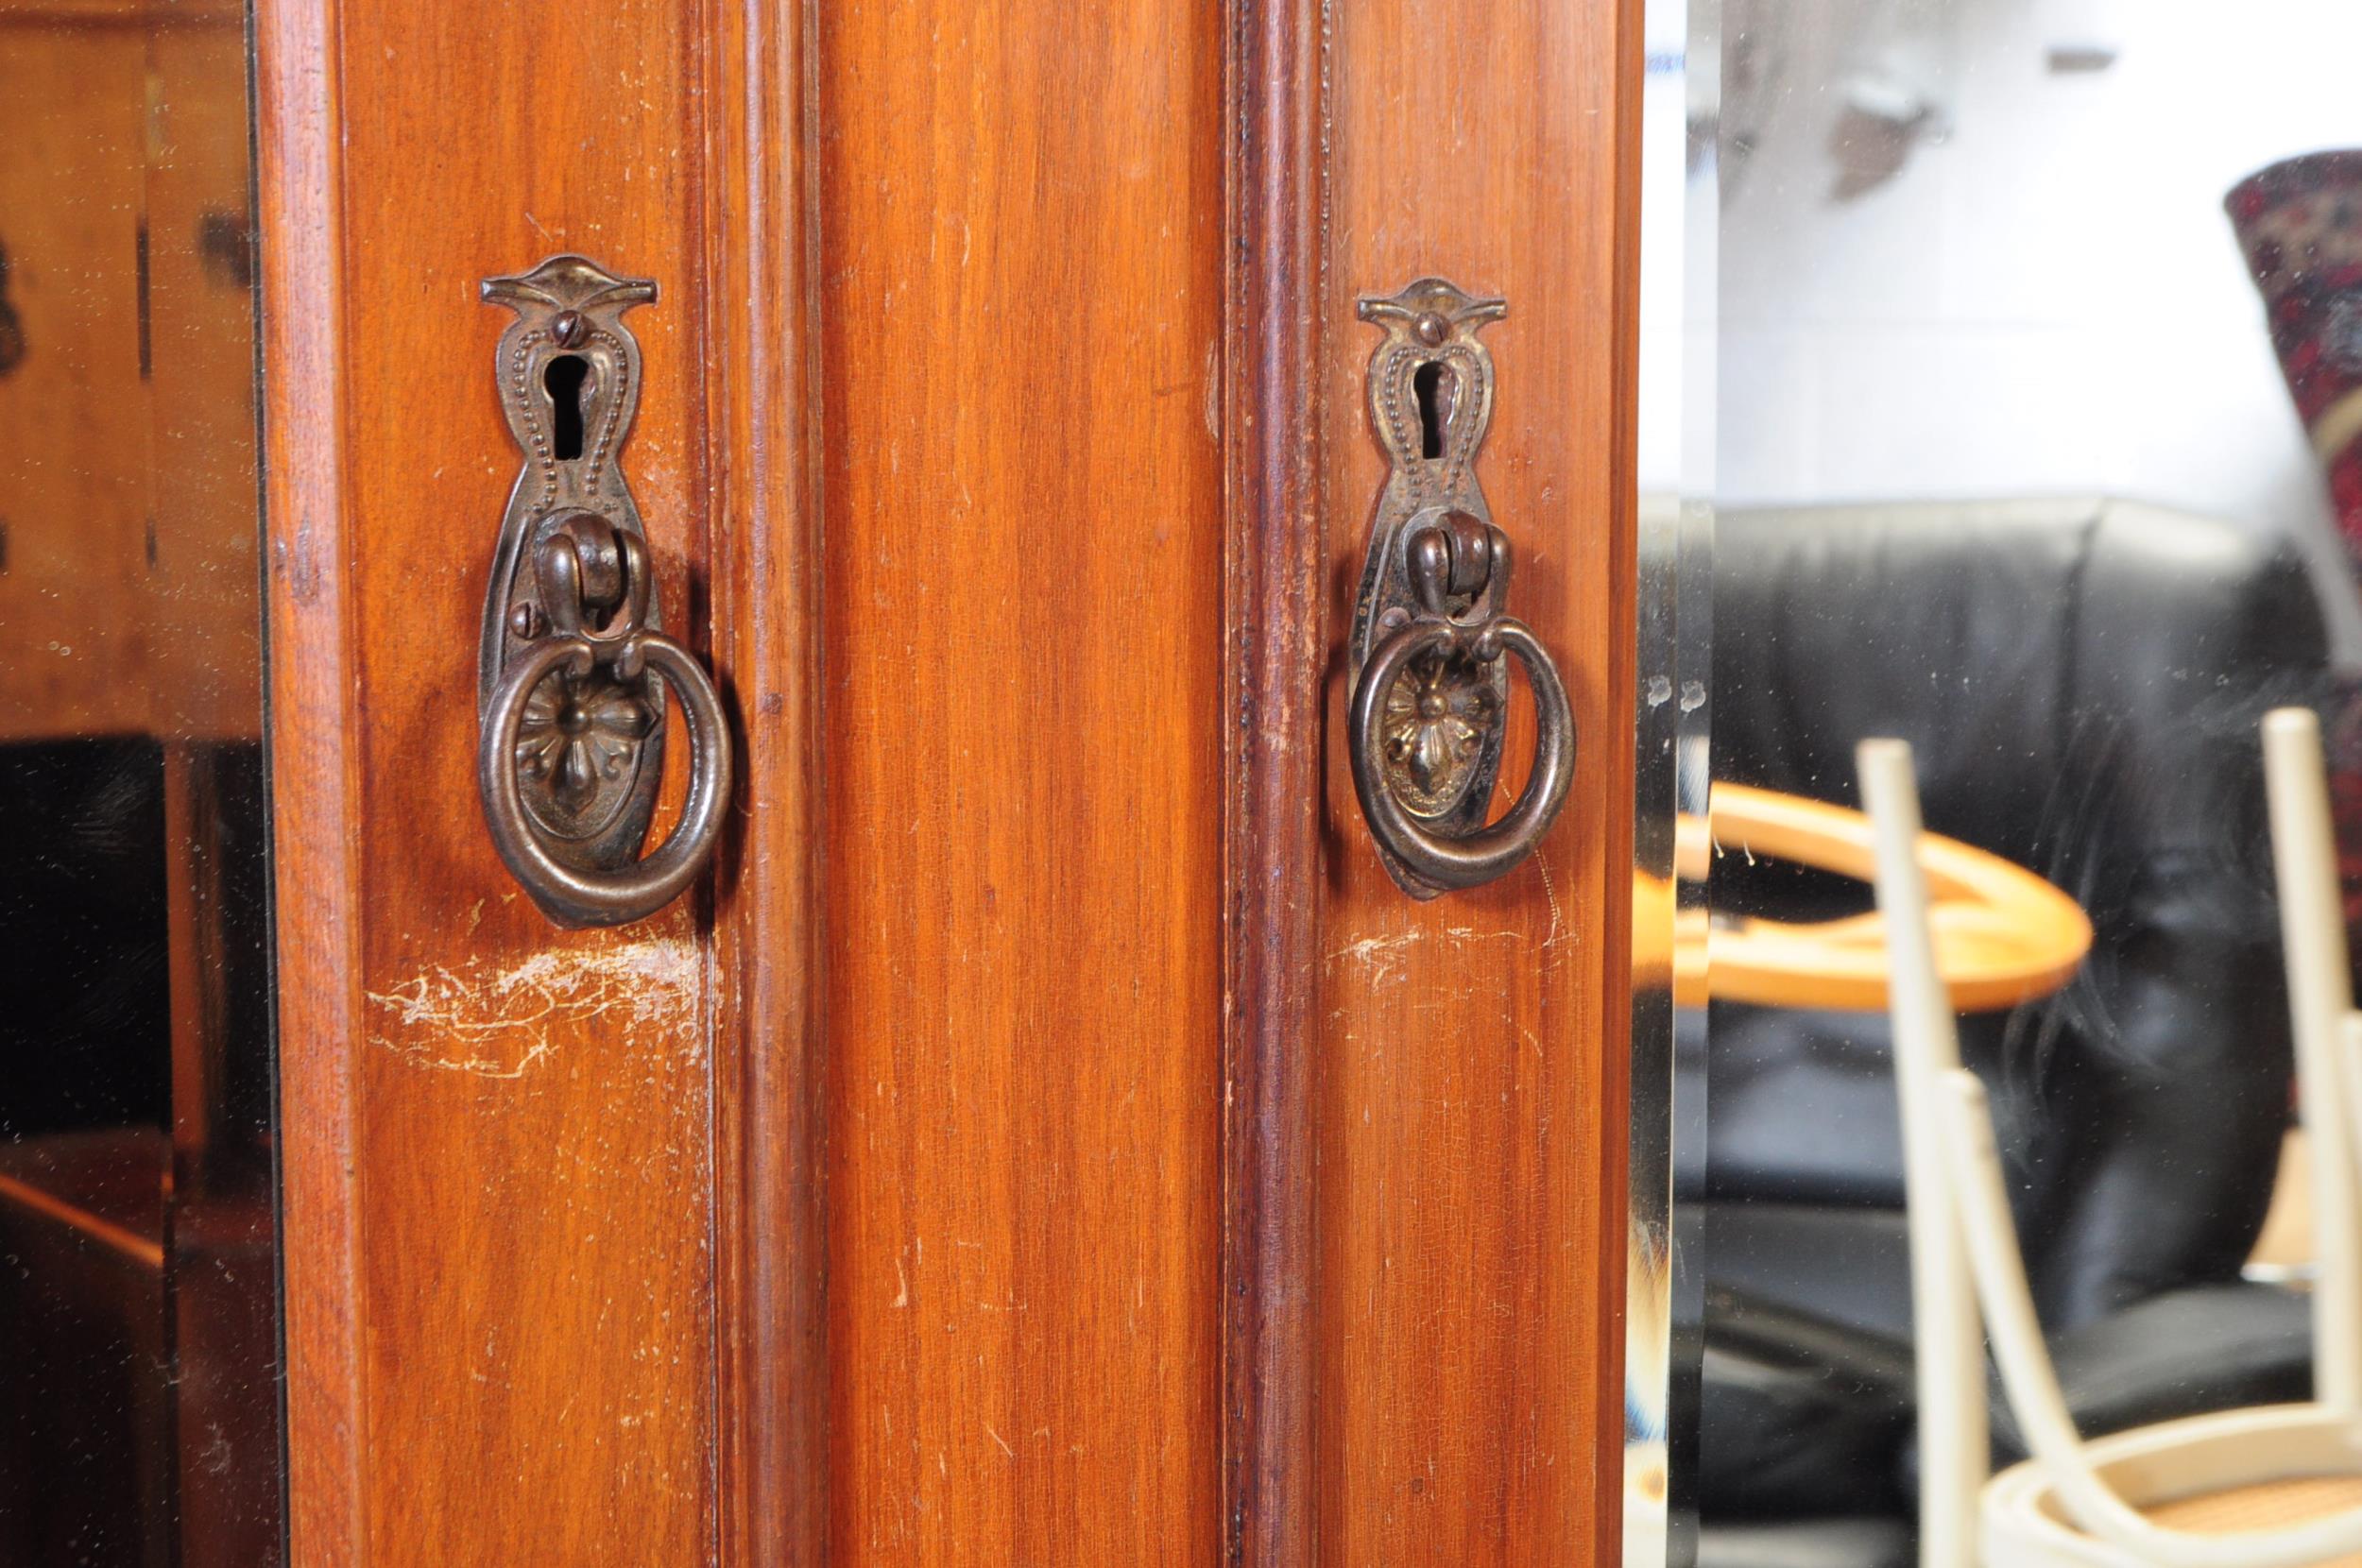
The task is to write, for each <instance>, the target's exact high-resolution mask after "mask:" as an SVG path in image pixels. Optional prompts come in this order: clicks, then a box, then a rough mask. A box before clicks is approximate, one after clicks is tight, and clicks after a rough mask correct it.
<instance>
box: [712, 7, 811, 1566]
mask: <svg viewBox="0 0 2362 1568" xmlns="http://www.w3.org/2000/svg"><path fill="white" fill-rule="evenodd" d="M713 9H714V13H715V14H714V18H713V20H714V26H713V29H712V38H711V46H710V49H709V51H708V68H707V76H706V84H707V98H708V101H709V103H710V106H711V112H710V123H709V127H708V138H707V146H706V153H707V156H708V158H709V159H710V167H711V170H712V178H711V179H710V180H709V183H708V197H709V200H708V213H709V224H710V234H709V240H708V244H709V247H710V256H709V265H708V276H709V277H710V279H711V280H712V283H713V286H712V288H711V289H710V292H709V297H708V300H707V308H708V311H709V321H708V332H709V336H710V341H711V342H712V343H713V345H714V346H715V349H716V352H715V353H714V354H712V355H711V356H710V359H709V363H710V364H716V365H727V366H743V367H744V372H743V373H741V374H736V375H727V374H726V375H717V376H712V377H710V378H708V380H707V383H706V385H707V397H708V400H709V406H710V416H711V418H710V422H711V427H712V428H713V429H714V430H715V431H717V432H718V433H720V435H721V439H722V441H723V443H724V445H723V447H722V449H721V451H720V452H717V453H716V454H715V455H716V462H715V464H714V467H713V475H714V484H713V487H712V492H711V493H712V503H711V508H710V516H711V518H712V520H713V530H712V540H711V544H712V551H713V554H712V559H713V560H714V563H715V576H714V584H713V612H714V615H713V638H714V659H715V666H716V671H717V673H718V674H719V676H720V678H721V681H722V685H723V689H724V690H725V692H726V695H727V701H728V703H729V706H730V707H731V709H732V712H733V716H734V719H735V722H736V723H737V724H738V726H739V734H740V736H741V745H742V753H741V756H740V758H739V770H738V776H739V777H740V779H741V780H742V781H743V782H742V783H741V784H740V786H739V790H740V793H739V798H738V802H737V810H736V813H735V816H736V829H735V832H734V834H733V838H732V842H731V843H730V844H728V845H727V850H726V852H725V853H724V854H723V855H721V856H720V857H718V864H719V866H720V880H719V883H718V887H717V895H716V903H715V921H714V963H715V967H716V981H717V983H716V985H715V988H714V993H715V998H716V1003H715V1056H714V1060H715V1068H716V1084H715V1090H716V1093H715V1128H714V1145H715V1172H716V1194H715V1213H716V1219H717V1223H716V1227H715V1230H716V1240H717V1247H716V1257H715V1270H716V1292H715V1293H716V1298H717V1300H718V1301H719V1303H720V1304H721V1317H720V1323H719V1327H720V1344H719V1346H718V1347H717V1349H718V1359H719V1382H720V1395H721V1397H720V1408H721V1410H722V1421H721V1434H720V1439H721V1444H722V1453H721V1456H720V1463H719V1466H718V1476H719V1482H720V1486H721V1489H722V1495H721V1498H720V1500H719V1529H720V1533H721V1551H720V1553H719V1560H721V1561H722V1562H725V1563H729V1564H740V1565H746V1568H753V1565H757V1564H762V1565H766V1568H767V1565H775V1564H776V1565H783V1568H813V1565H817V1564H818V1563H820V1562H821V1561H822V1559H823V1555H824V1542H825V1541H826V1539H827V1510H828V1501H829V1486H828V1474H827V1469H826V1465H827V1458H828V1443H827V1437H826V1431H825V1424H824V1423H825V1420H826V1411H827V1399H828V1384H827V1372H828V1357H827V1354H826V1344H825V1333H824V1330H825V1325H826V1312H825V1280H826V1275H825V1262H824V1258H823V1255H822V1243H823V1237H824V1236H825V1229H824V1227H823V1225H822V1223H821V1212H820V1191H819V1171H820V1167H819V1159H818V1152H819V1146H820V1114H821V1106H822V1105H823V1104H824V1103H825V1099H824V1093H825V1080H824V1074H825V1070H826V1057H825V1051H824V1048H823V1047H824V1043H825V1039H826V1036H825V1033H824V1032H823V1029H822V1020H821V990H820V985H819V974H820V962H821V961H820V944H819V941H818V926H817V920H816V904H815V900H816V899H817V897H818V895H819V880H818V878H819V856H820V847H819V846H820V843H821V839H820V821H819V810H818V802H819V798H820V769H821V766H822V750H823V748H822V743H821V741H820V737H821V735H822V727H821V718H820V707H821V692H820V685H819V679H818V671H819V658H818V651H817V646H816V641H817V636H818V630H817V628H818V625H819V613H820V606H819V604H818V596H817V584H818V561H819V550H818V547H819V520H820V507H819V504H818V494H817V486H818V474H819V466H818V462H817V459H816V455H815V450H814V443H815V442H816V441H817V439H818V432H819V428H820V426H819V420H820V399H819V396H818V384H817V378H816V377H815V376H814V375H813V373H812V364H813V354H814V353H815V352H816V344H815V343H814V341H813V321H814V319H815V317H814V315H813V313H812V308H811V307H812V294H811V280H812V278H813V270H812V269H813V253H814V247H815V246H816V244H817V238H816V233H815V229H816V225H815V224H814V223H813V213H812V202H813V191H812V187H811V168H812V160H811V153H812V145H813V135H814V134H815V127H814V124H813V94H814V92H815V81H814V77H813V70H812V37H813V26H814V17H813V9H812V7H811V5H810V4H809V3H808V0H805V3H791V0H717V4H716V5H715V6H714V8H713ZM750 867H760V868H761V869H760V874H759V875H753V876H749V875H748V874H747V873H748V869H749V868H750Z"/></svg>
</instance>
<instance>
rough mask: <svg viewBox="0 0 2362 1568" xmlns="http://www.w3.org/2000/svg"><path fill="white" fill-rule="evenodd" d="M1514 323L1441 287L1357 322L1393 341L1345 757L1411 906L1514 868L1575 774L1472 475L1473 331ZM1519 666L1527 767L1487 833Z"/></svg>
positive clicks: (1486, 405)
mask: <svg viewBox="0 0 2362 1568" xmlns="http://www.w3.org/2000/svg"><path fill="white" fill-rule="evenodd" d="M1506 312H1507V306H1506V305H1505V304H1504V303H1503V302H1502V301H1501V300H1498V299H1480V298H1472V297H1471V296H1469V295H1466V294H1463V293H1462V292H1461V290H1459V289H1458V288H1456V287H1455V286H1453V285H1452V284H1450V283H1448V282H1446V281H1444V280H1442V279H1440V278H1422V279H1420V280H1419V281H1416V282H1413V283H1412V284H1410V285H1409V286H1408V287H1406V288H1404V289H1403V290H1402V291H1401V292H1400V293H1398V294H1395V295H1392V296H1388V297H1385V298H1378V297H1368V298H1363V299H1362V300H1361V318H1362V319H1363V320H1365V321H1369V322H1372V323H1374V324H1376V325H1378V327H1380V328H1381V329H1383V330H1384V332H1385V333H1386V337H1385V340H1384V341H1383V342H1382V343H1380V344H1379V345H1378V349H1377V352H1376V353H1375V354H1374V355H1373V356H1372V358H1371V360H1370V371H1369V391H1370V417H1371V423H1372V426H1373V428H1374V430H1375V431H1376V433H1377V435H1378V444H1379V445H1380V446H1381V447H1382V448H1383V449H1384V450H1385V452H1386V454H1387V457H1388V460H1389V464H1390V469H1389V472H1388V475H1387V480H1386V485H1385V487H1384V488H1383V489H1382V490H1381V491H1380V492H1379V494H1378V507H1377V513H1376V516H1375V517H1374V518H1373V520H1372V522H1371V527H1370V547H1369V554H1368V555H1367V557H1366V558H1365V561H1364V564H1363V567H1362V574H1361V594H1360V597H1359V599H1358V601H1357V603H1356V605H1355V610H1354V623H1353V642H1352V647H1351V650H1350V654H1349V661H1350V662H1349V668H1350V669H1351V670H1352V672H1353V681H1352V690H1351V694H1350V697H1349V699H1348V707H1347V711H1346V737H1347V756H1348V759H1349V761H1350V764H1351V767H1352V772H1353V789H1354V794H1355V796H1356V798H1358V799H1359V800H1360V802H1361V815H1362V817H1363V818H1364V819H1365V820H1366V821H1367V822H1368V823H1369V825H1370V833H1371V836H1372V837H1373V838H1374V839H1375V840H1376V841H1377V843H1378V859H1379V861H1380V862H1381V863H1383V864H1384V866H1385V867H1386V872H1387V875H1388V876H1390V877H1392V878H1394V880H1395V885H1396V886H1398V887H1400V888H1401V889H1402V890H1403V891H1404V892H1406V893H1408V894H1410V895H1412V897H1414V898H1422V899H1425V898H1433V897H1436V896H1438V895H1442V894H1445V893H1451V892H1456V891H1459V890H1462V889H1465V888H1472V887H1477V886H1479V885H1481V884H1482V883H1485V882H1489V881H1491V880H1493V879H1494V878H1498V877H1500V876H1503V875H1505V874H1506V873H1508V872H1509V871H1510V870H1512V869H1513V868H1515V866H1516V865H1517V864H1518V863H1519V862H1520V861H1524V860H1525V858H1526V857H1527V856H1528V855H1531V854H1532V852H1533V848H1534V845H1535V844H1538V843H1539V842H1540V841H1541V838H1542V835H1543V834H1545V833H1547V832H1549V828H1550V825H1551V824H1552V823H1554V822H1555V821H1556V820H1557V818H1558V813H1559V811H1560V810H1561V809H1562V808H1563V807H1565V805H1566V790H1567V786H1568V785H1569V784H1570V783H1571V782H1572V781H1573V778H1574V768H1575V751H1576V734H1575V719H1574V709H1573V707H1572V705H1571V704H1570V703H1569V702H1568V701H1567V697H1566V683H1565V682H1564V681H1562V680H1561V679H1560V678H1559V673H1558V667H1557V665H1556V664H1555V663H1553V662H1552V660H1551V658H1550V656H1549V651H1548V650H1546V649H1545V648H1544V647H1543V646H1542V643H1541V641H1540V639H1537V638H1536V637H1535V636H1534V634H1533V631H1532V628H1531V627H1529V626H1527V625H1526V624H1525V622H1521V621H1518V620H1515V619H1514V618H1512V617H1511V616H1510V615H1509V614H1508V613H1507V608H1506V606H1507V604H1508V599H1509V578H1510V564H1511V560H1510V555H1511V553H1510V545H1509V538H1508V536H1507V535H1505V534H1503V533H1502V532H1501V531H1500V529H1498V528H1497V527H1495V526H1494V524H1493V520H1492V514H1491V511H1490V509H1489V508H1488V507H1487V506H1486V503H1485V500H1484V493H1483V491H1482V489H1481V487H1480V486H1478V484H1477V479H1476V456H1477V451H1478V449H1479V448H1480V447H1481V445H1482V444H1483V440H1484V434H1485V429H1486V426H1487V425H1488V424H1489V422H1490V420H1491V417H1492V408H1493V360H1492V355H1491V354H1490V353H1489V352H1488V351H1487V350H1486V349H1485V348H1484V346H1483V344H1482V343H1481V342H1480V341H1479V340H1478V338H1477V330H1478V329H1479V328H1480V327H1481V326H1483V325H1484V324H1485V323H1486V322H1488V321H1493V320H1497V319H1498V318H1499V317H1500V316H1501V315H1505V314H1506ZM1504 655H1506V656H1508V657H1505V656H1504ZM1512 658H1514V659H1515V662H1516V663H1518V664H1520V665H1522V666H1524V668H1525V672H1526V678H1527V680H1528V682H1529V683H1530V684H1531V686H1532V690H1533V704H1534V716H1535V721H1536V724H1535V738H1534V758H1533V766H1532V772H1531V773H1530V774H1529V775H1528V777H1527V781H1526V785H1525V788H1524V790H1523V791H1521V792H1520V793H1519V794H1518V796H1517V799H1516V801H1515V803H1514V804H1513V805H1512V806H1511V807H1510V809H1509V810H1508V812H1507V813H1506V814H1505V815H1504V816H1502V817H1501V819H1500V820H1499V821H1498V822H1495V823H1489V824H1488V823H1487V822H1486V820H1485V819H1486V816H1487V814H1488V813H1489V811H1490V810H1491V806H1492V800H1493V792H1494V787H1495V785H1496V784H1497V783H1498V781H1499V777H1500V764H1501V747H1502V743H1503V740H1504V737H1505V735H1506V732H1507V729H1508V719H1509V665H1510V663H1511V661H1512Z"/></svg>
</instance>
